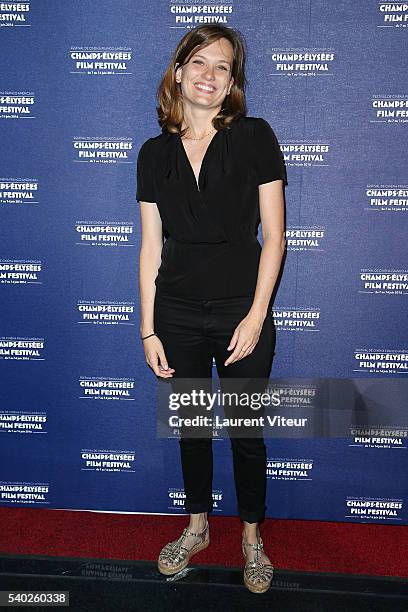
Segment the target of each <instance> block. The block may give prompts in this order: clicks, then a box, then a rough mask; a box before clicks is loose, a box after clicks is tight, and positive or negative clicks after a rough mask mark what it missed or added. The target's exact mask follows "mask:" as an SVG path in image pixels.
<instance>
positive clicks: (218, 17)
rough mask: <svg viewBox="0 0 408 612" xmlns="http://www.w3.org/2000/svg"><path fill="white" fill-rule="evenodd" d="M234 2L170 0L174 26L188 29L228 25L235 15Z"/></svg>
mask: <svg viewBox="0 0 408 612" xmlns="http://www.w3.org/2000/svg"><path fill="white" fill-rule="evenodd" d="M233 10H234V3H233V0H217V3H213V2H211V1H209V2H206V1H205V0H170V15H171V16H172V20H173V22H172V26H173V27H174V26H176V27H177V28H180V27H183V26H184V27H185V28H186V29H189V28H195V27H197V26H199V25H205V24H210V23H211V24H220V25H228V24H229V23H230V21H231V17H232V15H233Z"/></svg>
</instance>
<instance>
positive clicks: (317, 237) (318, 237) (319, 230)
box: [285, 225, 326, 252]
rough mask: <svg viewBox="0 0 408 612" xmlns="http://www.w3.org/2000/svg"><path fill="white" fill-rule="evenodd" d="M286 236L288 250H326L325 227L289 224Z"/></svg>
mask: <svg viewBox="0 0 408 612" xmlns="http://www.w3.org/2000/svg"><path fill="white" fill-rule="evenodd" d="M285 236H286V250H287V251H314V252H321V251H324V247H323V245H324V242H325V240H324V239H325V236H326V228H325V227H322V226H320V227H318V226H307V225H302V226H299V225H296V226H295V225H289V226H288V227H287V229H286V232H285Z"/></svg>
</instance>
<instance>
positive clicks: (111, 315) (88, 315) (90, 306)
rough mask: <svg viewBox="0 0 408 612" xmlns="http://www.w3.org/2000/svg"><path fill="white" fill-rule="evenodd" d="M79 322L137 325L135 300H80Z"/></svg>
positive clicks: (78, 306) (78, 307) (78, 305)
mask: <svg viewBox="0 0 408 612" xmlns="http://www.w3.org/2000/svg"><path fill="white" fill-rule="evenodd" d="M77 312H78V320H77V323H80V324H88V325H122V326H123V325H132V326H133V325H135V322H134V315H135V304H134V302H110V301H109V302H108V301H106V302H105V301H102V300H79V302H78V304H77Z"/></svg>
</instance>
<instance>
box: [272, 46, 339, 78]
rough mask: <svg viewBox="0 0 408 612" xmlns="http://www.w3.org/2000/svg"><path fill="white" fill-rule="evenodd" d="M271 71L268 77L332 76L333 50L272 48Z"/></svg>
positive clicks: (334, 57)
mask: <svg viewBox="0 0 408 612" xmlns="http://www.w3.org/2000/svg"><path fill="white" fill-rule="evenodd" d="M270 55H271V61H272V70H273V72H272V73H270V75H269V76H279V77H282V75H284V76H285V77H287V78H290V77H292V78H300V77H319V76H333V75H334V72H333V64H334V61H335V59H336V56H335V52H334V49H332V48H331V47H328V48H319V49H314V48H307V47H291V48H273V49H271V51H270Z"/></svg>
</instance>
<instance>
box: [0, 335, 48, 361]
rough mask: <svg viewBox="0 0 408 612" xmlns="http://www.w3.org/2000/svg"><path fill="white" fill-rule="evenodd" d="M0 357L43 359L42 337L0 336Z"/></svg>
mask: <svg viewBox="0 0 408 612" xmlns="http://www.w3.org/2000/svg"><path fill="white" fill-rule="evenodd" d="M0 359H4V360H6V359H13V360H18V361H44V359H45V357H44V338H27V337H21V336H18V337H16V336H0Z"/></svg>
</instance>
